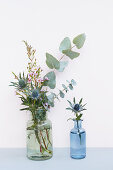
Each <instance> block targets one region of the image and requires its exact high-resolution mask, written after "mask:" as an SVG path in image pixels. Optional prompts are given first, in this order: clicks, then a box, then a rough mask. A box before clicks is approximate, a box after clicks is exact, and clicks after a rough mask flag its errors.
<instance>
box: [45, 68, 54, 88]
mask: <svg viewBox="0 0 113 170" xmlns="http://www.w3.org/2000/svg"><path fill="white" fill-rule="evenodd" d="M45 77H47V78H48V79H49V80H48V81H46V82H45V83H44V85H45V86H49V87H50V88H51V89H54V88H55V86H56V75H55V73H54V71H51V72H49V73H47V74H46V75H45V76H44V78H45Z"/></svg>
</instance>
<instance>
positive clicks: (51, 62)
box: [46, 53, 60, 70]
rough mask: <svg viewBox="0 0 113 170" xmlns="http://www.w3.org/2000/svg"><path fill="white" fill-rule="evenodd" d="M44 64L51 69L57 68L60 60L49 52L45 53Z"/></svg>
mask: <svg viewBox="0 0 113 170" xmlns="http://www.w3.org/2000/svg"><path fill="white" fill-rule="evenodd" d="M46 64H47V66H48V67H49V68H51V69H53V68H55V69H57V70H58V69H59V68H60V62H59V61H58V60H57V59H56V58H55V57H53V56H52V55H51V54H49V53H46Z"/></svg>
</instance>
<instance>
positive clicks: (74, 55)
mask: <svg viewBox="0 0 113 170" xmlns="http://www.w3.org/2000/svg"><path fill="white" fill-rule="evenodd" d="M63 54H65V55H66V56H68V57H69V58H70V59H71V60H73V59H74V58H77V57H78V56H79V55H80V53H77V52H74V51H72V50H64V51H63Z"/></svg>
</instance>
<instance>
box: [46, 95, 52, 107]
mask: <svg viewBox="0 0 113 170" xmlns="http://www.w3.org/2000/svg"><path fill="white" fill-rule="evenodd" d="M47 98H48V104H49V105H50V106H51V107H54V93H51V94H50V95H49V96H47Z"/></svg>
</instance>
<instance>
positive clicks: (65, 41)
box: [59, 37, 71, 52]
mask: <svg viewBox="0 0 113 170" xmlns="http://www.w3.org/2000/svg"><path fill="white" fill-rule="evenodd" d="M68 49H71V41H70V39H69V38H68V37H66V38H64V39H63V41H62V42H61V43H60V47H59V51H60V52H62V51H63V50H68Z"/></svg>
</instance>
